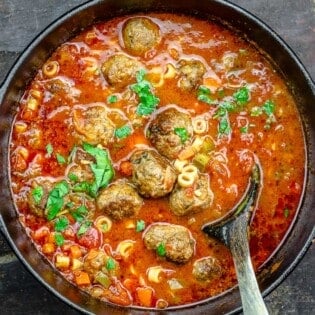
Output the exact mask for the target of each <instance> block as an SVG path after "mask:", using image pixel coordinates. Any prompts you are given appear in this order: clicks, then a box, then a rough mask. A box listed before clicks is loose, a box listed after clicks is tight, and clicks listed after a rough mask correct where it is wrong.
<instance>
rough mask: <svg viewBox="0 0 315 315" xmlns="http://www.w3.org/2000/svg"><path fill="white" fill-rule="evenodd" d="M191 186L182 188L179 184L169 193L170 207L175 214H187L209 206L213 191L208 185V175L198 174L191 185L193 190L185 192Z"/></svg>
mask: <svg viewBox="0 0 315 315" xmlns="http://www.w3.org/2000/svg"><path fill="white" fill-rule="evenodd" d="M188 189H189V190H191V187H188V188H184V187H181V186H180V185H179V184H177V185H176V186H175V189H174V190H173V191H172V193H171V195H170V207H171V210H172V212H173V213H174V214H175V215H178V216H182V215H189V214H193V213H196V212H199V211H202V210H204V209H207V208H209V207H210V205H211V204H212V201H213V192H212V191H211V189H210V185H209V176H208V175H206V174H200V175H199V177H198V179H197V180H196V181H195V184H194V186H193V192H192V193H191V192H190V193H187V190H188Z"/></svg>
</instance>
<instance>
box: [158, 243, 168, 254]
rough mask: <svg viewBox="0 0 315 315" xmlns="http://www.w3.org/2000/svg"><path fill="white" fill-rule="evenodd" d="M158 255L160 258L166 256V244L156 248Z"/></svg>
mask: <svg viewBox="0 0 315 315" xmlns="http://www.w3.org/2000/svg"><path fill="white" fill-rule="evenodd" d="M156 253H157V254H158V255H159V256H165V255H166V249H165V244H164V243H160V244H159V245H158V247H157V248H156Z"/></svg>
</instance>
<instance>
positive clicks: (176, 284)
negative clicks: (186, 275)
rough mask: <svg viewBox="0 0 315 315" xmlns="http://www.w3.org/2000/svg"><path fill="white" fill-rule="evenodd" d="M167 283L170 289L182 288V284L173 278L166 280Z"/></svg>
mask: <svg viewBox="0 0 315 315" xmlns="http://www.w3.org/2000/svg"><path fill="white" fill-rule="evenodd" d="M167 283H168V285H169V286H170V289H171V290H179V289H182V288H183V286H182V284H181V283H180V282H179V281H178V280H177V279H175V278H172V279H169V280H167Z"/></svg>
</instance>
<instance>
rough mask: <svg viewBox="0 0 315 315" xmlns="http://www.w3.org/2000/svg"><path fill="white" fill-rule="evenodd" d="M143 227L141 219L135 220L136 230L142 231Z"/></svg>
mask: <svg viewBox="0 0 315 315" xmlns="http://www.w3.org/2000/svg"><path fill="white" fill-rule="evenodd" d="M144 229H145V222H144V221H143V220H137V223H136V231H137V232H142V231H143V230H144Z"/></svg>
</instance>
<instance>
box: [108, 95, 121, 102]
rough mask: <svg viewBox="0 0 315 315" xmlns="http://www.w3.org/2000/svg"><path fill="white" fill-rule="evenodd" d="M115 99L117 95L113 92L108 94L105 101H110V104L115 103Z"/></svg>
mask: <svg viewBox="0 0 315 315" xmlns="http://www.w3.org/2000/svg"><path fill="white" fill-rule="evenodd" d="M117 100H118V97H117V95H114V94H112V95H109V96H108V97H107V103H110V104H112V103H116V102H117Z"/></svg>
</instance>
